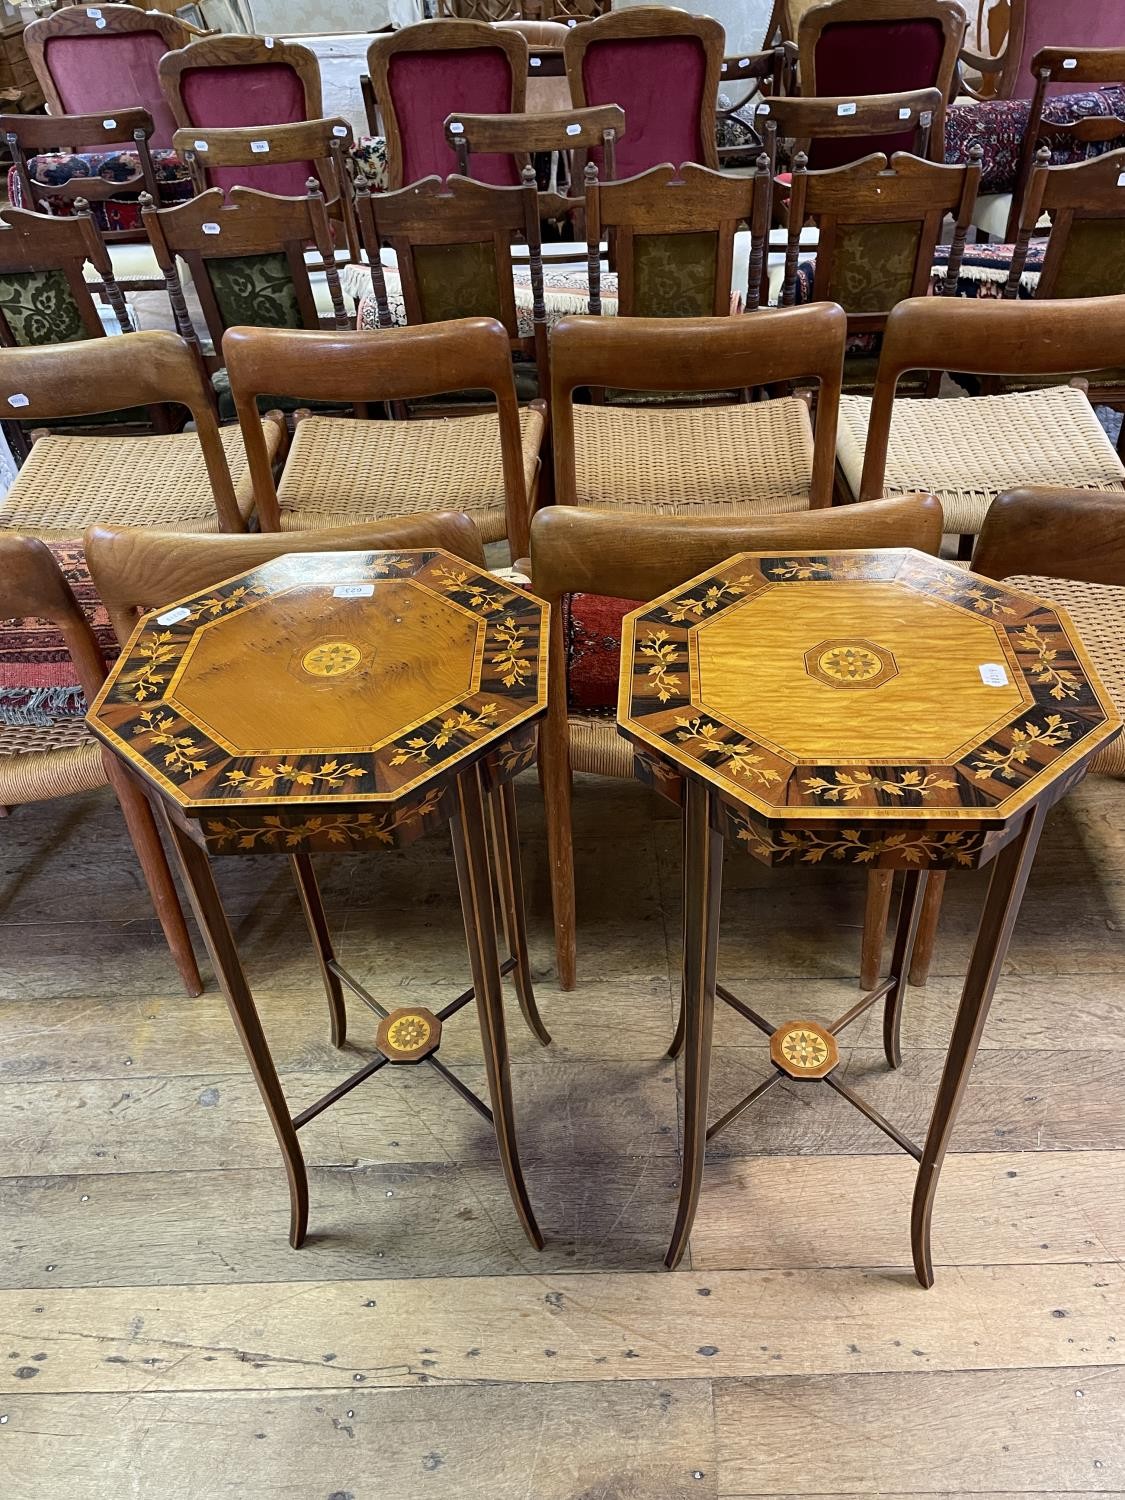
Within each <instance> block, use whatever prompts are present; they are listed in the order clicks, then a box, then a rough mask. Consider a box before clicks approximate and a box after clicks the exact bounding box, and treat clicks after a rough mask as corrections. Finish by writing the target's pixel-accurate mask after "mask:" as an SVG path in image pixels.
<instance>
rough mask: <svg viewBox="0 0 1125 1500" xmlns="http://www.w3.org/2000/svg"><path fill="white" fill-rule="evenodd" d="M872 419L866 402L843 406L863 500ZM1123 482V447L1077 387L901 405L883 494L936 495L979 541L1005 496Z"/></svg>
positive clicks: (953, 520)
mask: <svg viewBox="0 0 1125 1500" xmlns="http://www.w3.org/2000/svg"><path fill="white" fill-rule="evenodd" d="M870 412H871V402H870V400H869V399H868V398H867V397H866V396H844V397H842V398H841V400H840V424H839V429H838V435H837V440H836V457H837V459H838V460H839V464H840V468H841V470H842V472H843V475H844V478H845V480H846V481H847V483H848V486H849V488H850V489H851V492H852V494H853V495H857V496H858V494H859V485H860V477H861V475H862V473H863V450H864V445H865V444H866V441H867V422H868V417H869V415H870ZM1123 481H1125V467H1123V466H1122V463H1121V460H1120V459H1119V458H1118V456H1117V454H1116V453H1115V452H1114V449H1113V444H1112V443H1111V442H1110V440H1109V438H1108V437H1106V435H1105V433H1104V432H1103V430H1102V428H1101V425H1100V424H1099V422H1098V419H1097V417H1096V416H1095V414H1094V409H1093V407H1092V406H1091V405H1090V403H1089V401H1088V400H1087V399H1086V397H1085V395H1084V394H1083V393H1082V392H1081V391H1079V390H1076V389H1075V388H1074V387H1073V386H1066V385H1063V386H1051V387H1050V388H1049V389H1047V390H1039V391H1016V392H1013V393H1010V394H1008V395H1003V396H965V397H960V398H954V399H951V400H948V401H896V402H895V404H894V410H893V412H892V415H891V439H890V443H889V444H888V447H887V467H886V475H885V477H884V483H883V494H884V495H886V496H891V495H908V494H910V493H912V492H913V491H916V490H930V491H932V493H934V494H936V495H937V497H938V499H939V500H940V501H941V503H942V508H943V509H944V511H945V529H946V531H947V532H952V533H956V534H959V535H975V534H976V533H977V532H978V531H979V530H980V528H981V523H982V522H983V520H984V517H985V513H986V512H987V510H988V507H989V506H990V505H991V504H992V502H993V500H994V499H995V498H996V496H997V495H1000V494H1002V493H1003V492H1004V491H1005V490H1012V489H1018V488H1020V487H1021V486H1024V485H1034V484H1055V485H1070V486H1072V487H1075V488H1079V489H1091V490H1119V489H1122V488H1125V483H1123Z"/></svg>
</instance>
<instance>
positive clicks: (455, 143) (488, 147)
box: [445, 104, 625, 216]
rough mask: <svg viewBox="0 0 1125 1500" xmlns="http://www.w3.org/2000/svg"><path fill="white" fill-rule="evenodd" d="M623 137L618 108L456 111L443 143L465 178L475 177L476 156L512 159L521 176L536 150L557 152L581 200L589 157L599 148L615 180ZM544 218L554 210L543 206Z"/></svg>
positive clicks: (449, 119)
mask: <svg viewBox="0 0 1125 1500" xmlns="http://www.w3.org/2000/svg"><path fill="white" fill-rule="evenodd" d="M624 134H625V111H624V110H623V109H619V108H618V106H617V105H616V104H599V105H594V106H593V107H591V108H589V109H565V108H564V109H561V110H559V111H556V112H551V113H537V114H519V115H517V114H506V115H476V114H468V113H466V112H462V111H455V112H454V113H453V114H450V115H447V116H446V118H445V139H446V141H447V142H448V144H449V147H450V149H451V150H452V151H454V152H455V153H456V156H457V171H458V172H459V173H460V174H461V176H462V177H472V176H473V175H474V173H473V168H472V163H473V156H474V155H477V156H512V157H513V158H514V159H515V163H516V166H517V167H519V168H520V170H521V172H522V170H523V168H524V167H525V166H527V164H528V161H529V159H530V157H531V156H533V155H535V154H536V153H538V152H546V151H550V152H558V153H559V155H561V156H565V158H566V161H567V171H566V179H567V182H568V184H569V192H570V194H571V196H572V197H573V196H575V195H576V194H577V195H578V197H579V198H580V197H581V194H582V184H583V172H584V171H585V167H586V160H587V156H588V153H589V152H590V151H592V150H595V149H600V150H601V151H602V152H603V153H604V154H603V160H604V163H605V176H606V178H607V179H608V180H609V181H612V180H613V179H614V178H615V177H616V176H617V168H616V158H615V152H616V147H617V142H618V141H619V140H620V139H621V137H622V136H623V135H624ZM543 212H544V216H545V215H546V213H547V212H550V206H549V205H544V209H543Z"/></svg>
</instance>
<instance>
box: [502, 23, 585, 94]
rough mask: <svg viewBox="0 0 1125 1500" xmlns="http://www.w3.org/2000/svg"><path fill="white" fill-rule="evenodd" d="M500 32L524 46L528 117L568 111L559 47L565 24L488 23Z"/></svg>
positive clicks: (560, 46)
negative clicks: (511, 33) (511, 34)
mask: <svg viewBox="0 0 1125 1500" xmlns="http://www.w3.org/2000/svg"><path fill="white" fill-rule="evenodd" d="M492 24H493V25H494V26H495V27H496V28H497V29H498V30H500V31H518V32H519V34H520V36H522V37H523V39H524V41H525V42H526V43H527V52H528V55H527V96H526V99H525V103H524V108H525V109H527V110H528V111H529V112H530V113H532V114H553V113H554V112H555V111H557V110H561V109H568V108H569V107H570V84H569V83H568V82H567V77H566V60H565V58H564V56H563V47H564V46H565V45H566V38H567V32H568V31H569V30H570V28H569V27H568V26H567V24H566V22H565V21H555V20H526V19H524V18H522V17H520V18H509V19H507V20H504V21H494V22H493V23H492Z"/></svg>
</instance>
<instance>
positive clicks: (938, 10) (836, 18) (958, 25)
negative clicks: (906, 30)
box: [797, 0, 968, 162]
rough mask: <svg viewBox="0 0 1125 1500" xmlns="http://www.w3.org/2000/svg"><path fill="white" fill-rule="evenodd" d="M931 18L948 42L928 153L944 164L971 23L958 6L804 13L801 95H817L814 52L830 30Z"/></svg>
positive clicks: (894, 3) (905, 1)
mask: <svg viewBox="0 0 1125 1500" xmlns="http://www.w3.org/2000/svg"><path fill="white" fill-rule="evenodd" d="M927 17H929V18H931V19H933V20H935V21H937V22H938V23H939V24H940V26H941V29H942V33H943V36H944V47H943V50H942V58H941V63H940V65H939V68H938V76H937V77H936V78H935V79H934V82H933V87H934V88H936V89H938V90H939V92H940V93H941V97H942V108H941V110H940V111H939V112H938V114H937V115H936V116H935V118H934V122H933V126H932V129H931V135H930V149H931V152H932V154H933V159H934V160H935V161H938V162H940V161H944V160H945V104H946V102H947V101H948V100H949V99H951V98H952V97H953V84H954V79H955V77H956V73H957V62H958V58H959V57H960V53H961V45H962V43H963V42H964V39H965V30H966V26H967V24H968V23H967V21H966V18H965V12H964V10H963V9H962V7H961V5H960V4H958V0H832V3H831V4H827V5H816V6H814V7H813V9H812V10H809V11H806V13H805V14H804V16H802V18H801V21H800V24H799V26H798V28H797V56H798V67H799V70H800V78H801V93H802V94H804V95H806V96H809V97H813V96H815V95H816V94H817V82H816V50H817V47H818V46H819V45H820V38H821V35H822V34H823V32H824V30H825V29H826V27H829V26H840V25H847V24H848V23H849V22H857V23H859V24H862V25H872V24H874V23H878V22H880V21H885V22H893V21H919V20H924V19H926V18H927Z"/></svg>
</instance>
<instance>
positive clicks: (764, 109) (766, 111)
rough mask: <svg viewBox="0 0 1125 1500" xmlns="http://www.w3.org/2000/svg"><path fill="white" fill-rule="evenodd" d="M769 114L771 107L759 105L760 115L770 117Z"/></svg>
mask: <svg viewBox="0 0 1125 1500" xmlns="http://www.w3.org/2000/svg"><path fill="white" fill-rule="evenodd" d="M769 112H770V107H769V105H768V104H759V105H758V113H759V114H760V115H768V114H769Z"/></svg>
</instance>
